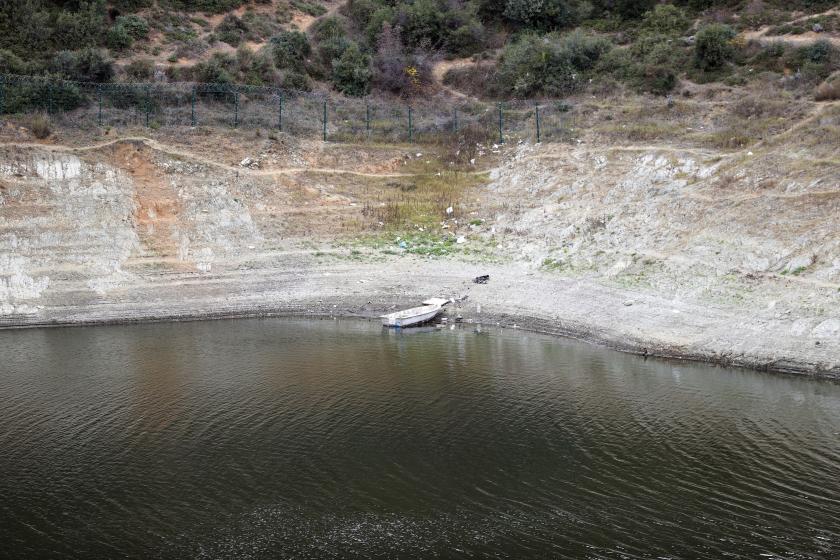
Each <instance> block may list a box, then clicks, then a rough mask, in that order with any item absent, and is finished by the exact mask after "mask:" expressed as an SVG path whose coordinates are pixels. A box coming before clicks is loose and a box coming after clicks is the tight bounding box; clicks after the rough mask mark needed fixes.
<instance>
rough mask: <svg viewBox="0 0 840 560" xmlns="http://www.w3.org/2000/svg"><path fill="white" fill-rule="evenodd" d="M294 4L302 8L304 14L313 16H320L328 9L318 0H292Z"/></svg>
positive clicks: (297, 7) (299, 8)
mask: <svg viewBox="0 0 840 560" xmlns="http://www.w3.org/2000/svg"><path fill="white" fill-rule="evenodd" d="M291 4H292V6H294V7H295V8H296V9H298V10H300V11H301V12H303V13H304V14H307V15H310V16H312V17H320V16H322V15H324V14H326V13H327V9H326V8H325V7H324V6H322V5H321V4H318V3H317V2H307V1H306V0H292V2H291Z"/></svg>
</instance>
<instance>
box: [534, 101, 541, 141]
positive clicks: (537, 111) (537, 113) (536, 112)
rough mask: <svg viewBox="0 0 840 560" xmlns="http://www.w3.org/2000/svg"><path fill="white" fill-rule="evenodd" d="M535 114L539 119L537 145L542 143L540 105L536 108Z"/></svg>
mask: <svg viewBox="0 0 840 560" xmlns="http://www.w3.org/2000/svg"><path fill="white" fill-rule="evenodd" d="M534 114H535V115H536V117H537V144H539V143H540V104H539V103H537V104H536V106H535V107H534Z"/></svg>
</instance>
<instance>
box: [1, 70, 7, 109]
mask: <svg viewBox="0 0 840 560" xmlns="http://www.w3.org/2000/svg"><path fill="white" fill-rule="evenodd" d="M5 110H6V76H3V75H0V115H2V114H3V113H4V112H5Z"/></svg>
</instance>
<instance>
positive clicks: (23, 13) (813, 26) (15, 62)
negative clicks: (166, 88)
mask: <svg viewBox="0 0 840 560" xmlns="http://www.w3.org/2000/svg"><path fill="white" fill-rule="evenodd" d="M838 42H840V13H839V12H838V11H837V7H836V5H835V3H834V2H830V1H823V0H798V1H792V2H781V1H778V0H749V1H745V0H738V1H732V0H730V1H726V0H717V1H715V0H683V1H675V2H664V3H659V2H654V1H652V0H646V1H642V2H629V1H624V0H595V1H593V2H583V1H579V0H541V1H540V2H531V1H524V0H506V1H504V2H497V1H490V0H464V1H460V2H448V1H444V0H416V1H413V2H392V1H390V0H350V1H348V2H346V3H344V2H340V1H334V0H331V1H329V2H324V1H322V0H251V1H243V0H119V1H116V2H111V3H105V2H104V1H103V0H92V1H89V2H87V1H71V2H67V1H61V2H59V1H57V0H36V1H28V0H26V1H24V0H12V1H9V2H4V3H3V5H2V6H0V72H5V73H12V74H46V75H49V76H52V77H56V78H64V79H70V80H77V81H86V82H87V81H89V82H111V81H121V82H138V81H140V82H142V81H155V82H158V83H160V82H176V81H198V82H214V83H242V84H249V85H262V86H272V87H281V88H284V89H287V90H310V89H317V90H324V91H326V90H332V91H335V92H338V93H342V94H345V95H350V96H362V95H367V94H369V93H376V94H380V95H390V96H394V95H396V96H401V97H403V98H411V97H417V96H425V95H428V94H429V93H430V92H434V91H438V90H442V91H444V92H449V93H451V94H453V95H455V96H463V95H465V94H466V95H471V96H475V97H479V98H497V99H507V98H513V97H515V98H524V97H563V96H567V95H571V94H575V93H582V92H589V93H594V94H596V95H602V94H605V93H620V92H622V91H633V92H643V93H649V94H653V95H667V94H670V93H677V94H678V93H682V92H683V91H685V88H686V87H689V89H690V86H691V85H693V84H694V85H696V84H705V83H719V84H724V85H727V86H730V87H742V86H743V87H750V86H753V85H754V86H756V87H759V88H767V87H768V86H769V87H772V88H774V89H778V90H787V91H795V92H797V94H799V95H809V96H812V95H816V96H817V97H818V98H822V99H833V98H837V97H838V89H840V86H838V85H837V84H836V81H835V78H836V75H837V71H838V68H840V54H838V53H839V52H840V49H838ZM453 61H454V62H453ZM446 70H449V71H448V72H447V71H446ZM441 82H445V83H441Z"/></svg>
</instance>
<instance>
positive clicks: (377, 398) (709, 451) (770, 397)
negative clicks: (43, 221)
mask: <svg viewBox="0 0 840 560" xmlns="http://www.w3.org/2000/svg"><path fill="white" fill-rule="evenodd" d="M0 557H2V558H488V557H490V558H574V559H583V558H645V559H649V558H650V559H652V558H684V559H694V558H755V559H760V558H764V559H767V558H785V559H792V558H840V385H837V384H832V383H828V382H820V381H814V380H809V379H799V378H793V377H785V376H781V375H772V374H762V373H757V372H752V371H744V370H731V369H724V368H715V367H710V366H707V365H701V364H689V363H678V362H666V361H658V360H644V359H641V358H638V357H634V356H628V355H623V354H619V353H616V352H612V351H608V350H605V349H603V348H599V347H595V346H589V345H586V344H582V343H578V342H574V341H569V340H562V339H556V338H550V337H544V336H538V335H533V334H525V333H522V332H518V331H502V330H495V329H493V330H489V331H487V330H485V331H484V332H475V331H474V330H473V329H472V328H467V327H465V328H461V329H456V330H448V329H447V330H438V331H434V330H433V331H419V332H414V333H409V332H403V333H401V334H400V333H396V332H388V331H383V330H381V328H380V327H379V326H378V325H376V324H373V323H367V322H355V321H296V320H273V319H272V320H237V321H216V322H196V323H181V324H149V325H136V326H119V327H111V326H109V327H89V328H74V329H43V330H26V331H16V332H11V331H6V332H0Z"/></svg>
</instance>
